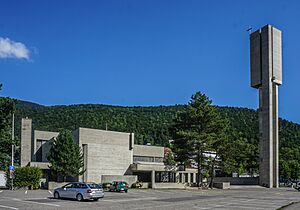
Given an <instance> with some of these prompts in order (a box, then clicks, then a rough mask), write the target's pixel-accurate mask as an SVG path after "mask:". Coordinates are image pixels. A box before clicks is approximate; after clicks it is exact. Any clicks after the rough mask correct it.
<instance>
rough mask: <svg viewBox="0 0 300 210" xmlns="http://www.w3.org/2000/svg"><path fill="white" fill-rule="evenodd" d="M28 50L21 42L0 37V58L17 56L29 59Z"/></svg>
mask: <svg viewBox="0 0 300 210" xmlns="http://www.w3.org/2000/svg"><path fill="white" fill-rule="evenodd" d="M29 54H30V51H29V50H28V49H27V47H26V46H25V45H24V44H23V43H21V42H15V41H12V40H10V39H9V38H2V37H0V58H18V59H26V60H29Z"/></svg>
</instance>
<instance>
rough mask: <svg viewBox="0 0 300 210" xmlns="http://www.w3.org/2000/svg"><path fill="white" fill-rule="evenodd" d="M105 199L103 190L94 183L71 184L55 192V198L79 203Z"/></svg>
mask: <svg viewBox="0 0 300 210" xmlns="http://www.w3.org/2000/svg"><path fill="white" fill-rule="evenodd" d="M103 197H104V191H103V188H102V187H101V186H100V185H98V184H96V183H92V182H71V183H68V184H66V185H64V186H62V187H60V188H56V189H55V190H54V198H56V199H58V198H72V199H76V200H78V201H82V200H86V199H93V200H95V201H97V200H99V198H103Z"/></svg>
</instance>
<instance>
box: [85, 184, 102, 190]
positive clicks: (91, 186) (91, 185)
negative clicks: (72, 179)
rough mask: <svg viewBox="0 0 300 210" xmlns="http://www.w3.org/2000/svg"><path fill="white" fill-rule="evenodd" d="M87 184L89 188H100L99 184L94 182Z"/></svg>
mask: <svg viewBox="0 0 300 210" xmlns="http://www.w3.org/2000/svg"><path fill="white" fill-rule="evenodd" d="M87 185H88V186H89V188H91V189H100V188H101V186H100V185H98V184H95V183H88V184H87Z"/></svg>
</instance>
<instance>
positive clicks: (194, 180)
mask: <svg viewBox="0 0 300 210" xmlns="http://www.w3.org/2000/svg"><path fill="white" fill-rule="evenodd" d="M196 176H197V174H196V173H194V176H193V183H196Z"/></svg>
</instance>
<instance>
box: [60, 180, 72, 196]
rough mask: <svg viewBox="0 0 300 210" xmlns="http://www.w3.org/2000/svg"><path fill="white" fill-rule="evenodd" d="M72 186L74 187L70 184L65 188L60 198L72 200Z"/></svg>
mask: <svg viewBox="0 0 300 210" xmlns="http://www.w3.org/2000/svg"><path fill="white" fill-rule="evenodd" d="M72 185H73V184H72V183H69V184H66V185H65V186H63V187H62V190H61V192H60V193H59V194H60V197H63V198H70V197H69V196H70V191H71V189H72Z"/></svg>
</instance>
